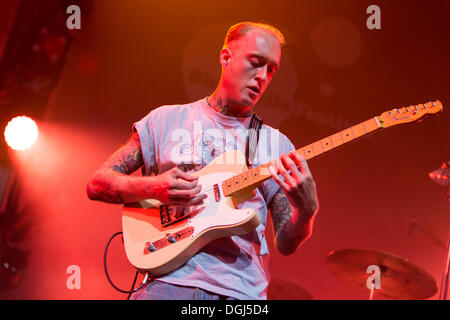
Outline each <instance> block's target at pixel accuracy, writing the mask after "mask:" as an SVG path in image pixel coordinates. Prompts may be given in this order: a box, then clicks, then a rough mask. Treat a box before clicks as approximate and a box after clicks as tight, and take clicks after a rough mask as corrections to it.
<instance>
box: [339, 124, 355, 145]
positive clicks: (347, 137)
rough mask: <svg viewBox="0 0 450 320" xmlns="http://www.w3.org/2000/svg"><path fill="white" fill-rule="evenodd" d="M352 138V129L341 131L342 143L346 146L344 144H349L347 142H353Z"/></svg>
mask: <svg viewBox="0 0 450 320" xmlns="http://www.w3.org/2000/svg"><path fill="white" fill-rule="evenodd" d="M352 136H353V134H352V132H351V128H350V129H346V130H344V131H341V138H342V143H343V144H344V143H347V142H349V141H351V140H353V137H352Z"/></svg>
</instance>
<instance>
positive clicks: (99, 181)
mask: <svg viewBox="0 0 450 320" xmlns="http://www.w3.org/2000/svg"><path fill="white" fill-rule="evenodd" d="M143 164H144V159H143V156H142V150H141V145H140V141H139V135H138V134H137V133H134V135H133V136H132V137H131V139H130V140H129V141H128V142H127V144H125V145H124V146H122V147H121V148H120V149H119V150H117V151H116V152H115V153H114V154H113V155H112V156H111V157H110V158H109V159H108V160H107V161H106V162H105V163H104V164H103V166H102V167H101V168H100V170H98V171H97V173H96V174H95V175H94V177H93V178H92V180H91V181H90V182H89V184H88V190H87V191H88V196H89V198H90V199H92V200H101V201H105V202H109V203H123V197H122V195H121V194H120V192H119V186H118V184H117V174H126V175H129V174H131V173H133V172H134V171H136V170H137V169H139V168H140V167H142V165H143ZM111 171H114V172H116V174H114V172H111Z"/></svg>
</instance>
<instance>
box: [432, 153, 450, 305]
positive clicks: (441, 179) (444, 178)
mask: <svg viewBox="0 0 450 320" xmlns="http://www.w3.org/2000/svg"><path fill="white" fill-rule="evenodd" d="M449 167H450V161H447V163H445V162H444V163H443V164H442V166H441V167H440V168H439V169H437V170H435V171H433V172H430V173H429V174H428V175H429V177H430V178H431V180H433V181H434V182H436V183H438V184H440V185H444V186H446V185H448V184H449V179H450V174H449V173H450V168H449ZM445 200H447V201H450V187H449V190H448V192H447V195H446V196H445ZM446 250H447V260H446V262H445V267H444V273H443V274H442V280H441V288H440V289H439V300H447V292H448V282H449V271H450V228H449V231H448V238H447V248H446Z"/></svg>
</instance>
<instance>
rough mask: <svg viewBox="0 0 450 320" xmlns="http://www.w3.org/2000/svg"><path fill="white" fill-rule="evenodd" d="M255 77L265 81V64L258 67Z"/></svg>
mask: <svg viewBox="0 0 450 320" xmlns="http://www.w3.org/2000/svg"><path fill="white" fill-rule="evenodd" d="M256 79H257V80H259V81H261V82H262V83H264V82H266V80H267V65H265V66H263V67H260V68H259V69H258V72H257V73H256ZM262 83H261V84H262Z"/></svg>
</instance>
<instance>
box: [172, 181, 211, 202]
mask: <svg viewBox="0 0 450 320" xmlns="http://www.w3.org/2000/svg"><path fill="white" fill-rule="evenodd" d="M201 190H202V186H201V185H200V184H199V185H198V186H196V187H195V188H193V189H187V190H179V189H173V190H170V191H169V199H171V200H174V199H177V198H179V199H191V198H193V197H195V196H196V195H197V194H198V193H199V192H200V191H201ZM202 197H204V198H206V194H203V195H202Z"/></svg>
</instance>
